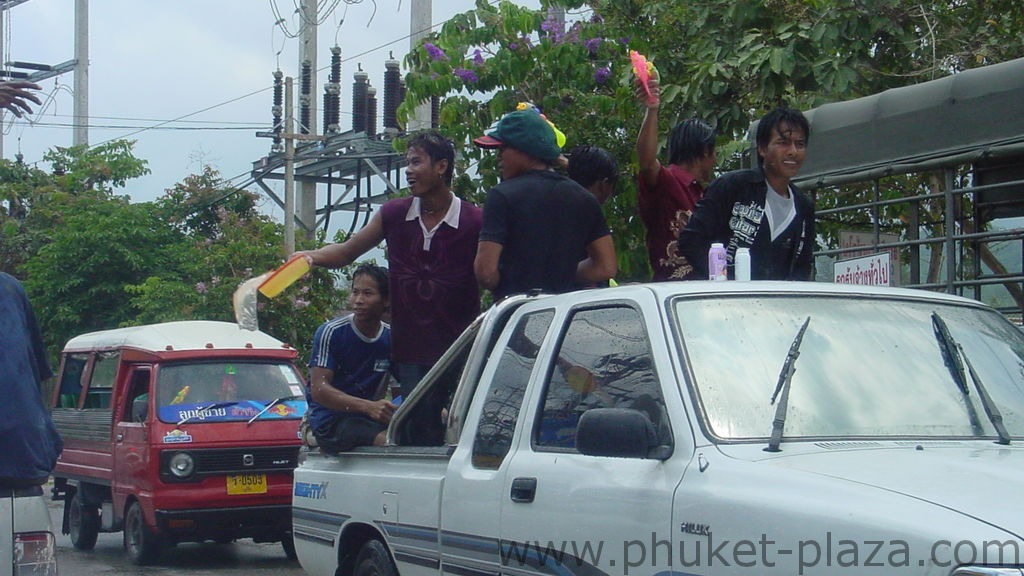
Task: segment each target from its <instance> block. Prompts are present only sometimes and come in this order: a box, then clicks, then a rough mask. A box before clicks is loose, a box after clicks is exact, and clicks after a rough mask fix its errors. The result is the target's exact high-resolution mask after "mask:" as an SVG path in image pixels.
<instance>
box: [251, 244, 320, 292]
mask: <svg viewBox="0 0 1024 576" xmlns="http://www.w3.org/2000/svg"><path fill="white" fill-rule="evenodd" d="M306 272H309V260H307V259H306V257H305V256H304V255H302V254H296V255H295V256H292V257H291V258H289V259H288V261H287V262H285V263H284V264H283V265H282V266H281V267H280V268H278V269H277V270H274V273H273V274H271V275H270V276H269V277H267V279H266V280H264V281H263V282H262V283H261V284H260V286H259V288H258V290H259V291H260V294H263V295H264V296H266V297H267V298H273V297H275V296H277V295H278V294H280V293H281V292H283V291H284V289H285V288H287V287H289V286H291V285H292V284H294V283H295V281H296V280H298V279H299V278H302V277H303V276H305V275H306Z"/></svg>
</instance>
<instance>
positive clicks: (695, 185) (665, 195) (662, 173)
mask: <svg viewBox="0 0 1024 576" xmlns="http://www.w3.org/2000/svg"><path fill="white" fill-rule="evenodd" d="M637 184H638V194H637V208H638V210H639V212H640V218H641V219H642V220H643V222H644V227H645V228H646V229H647V257H648V259H649V260H650V263H651V270H652V271H653V273H654V275H653V280H654V281H656V282H657V281H662V280H680V279H682V278H683V277H685V276H686V275H687V274H689V273H690V272H691V271H692V270H693V268H692V267H691V266H689V265H688V264H687V260H686V259H685V258H683V257H682V256H681V255H680V254H679V249H678V245H677V241H678V239H679V231H680V230H682V229H683V227H684V226H686V223H687V222H688V221H689V220H690V214H692V213H693V208H694V207H695V206H696V205H697V201H698V200H700V198H701V196H703V195H704V188H703V187H701V185H700V182H698V181H697V179H696V178H694V177H693V175H692V174H690V173H689V172H688V171H687V170H686V169H684V168H682V167H681V166H676V165H674V164H670V165H668V166H662V167H661V169H660V170H658V180H657V183H656V184H655V185H654V186H653V187H651V186H648V185H647V181H646V180H645V179H644V178H643V177H642V176H641V177H639V178H638V179H637Z"/></svg>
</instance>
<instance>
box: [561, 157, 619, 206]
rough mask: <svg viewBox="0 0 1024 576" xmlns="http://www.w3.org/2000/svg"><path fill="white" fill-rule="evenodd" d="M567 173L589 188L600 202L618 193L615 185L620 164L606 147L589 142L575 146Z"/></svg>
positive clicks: (602, 202)
mask: <svg viewBox="0 0 1024 576" xmlns="http://www.w3.org/2000/svg"><path fill="white" fill-rule="evenodd" d="M566 173H568V174H569V178H572V179H573V180H575V181H576V183H577V184H579V185H580V186H583V187H584V188H586V189H587V190H589V191H590V193H591V194H593V195H594V198H597V202H598V204H604V203H605V202H607V201H608V200H609V199H610V198H611V197H612V196H615V194H616V193H617V190H616V188H615V185H616V183H617V182H618V181H619V164H618V162H616V161H615V157H614V156H612V155H611V153H609V152H608V151H607V150H605V149H604V148H599V147H597V146H590V145H587V144H584V145H582V146H577V147H576V148H573V149H572V151H571V152H569V165H568V166H567V167H566Z"/></svg>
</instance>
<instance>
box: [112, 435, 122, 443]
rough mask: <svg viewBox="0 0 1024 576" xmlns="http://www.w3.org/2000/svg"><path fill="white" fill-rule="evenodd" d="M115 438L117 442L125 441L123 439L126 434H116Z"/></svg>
mask: <svg viewBox="0 0 1024 576" xmlns="http://www.w3.org/2000/svg"><path fill="white" fill-rule="evenodd" d="M114 440H115V441H116V442H121V441H123V440H124V434H118V435H117V436H115V437H114Z"/></svg>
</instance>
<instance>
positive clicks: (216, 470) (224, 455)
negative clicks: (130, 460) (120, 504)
mask: <svg viewBox="0 0 1024 576" xmlns="http://www.w3.org/2000/svg"><path fill="white" fill-rule="evenodd" d="M178 452H188V453H189V454H191V455H192V458H193V459H194V460H195V465H196V469H195V472H194V473H193V474H192V476H191V477H190V478H189V479H187V480H182V479H178V478H174V477H172V476H171V475H170V473H169V472H168V462H169V461H170V459H171V456H173V455H174V454H177V453H178ZM298 464H299V447H298V446H281V447H275V448H223V449H208V450H187V449H186V450H164V451H163V452H161V453H160V476H161V478H162V479H163V480H164V481H165V482H182V481H184V482H189V481H192V482H194V481H197V480H199V479H201V478H202V477H203V476H210V475H215V474H245V473H250V472H279V471H291V470H294V469H295V467H296V466H298Z"/></svg>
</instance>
